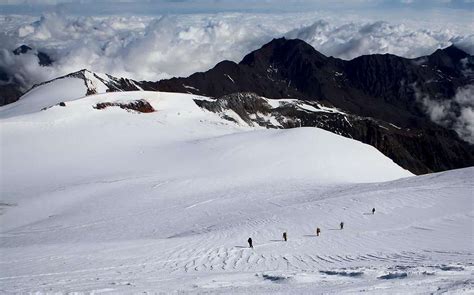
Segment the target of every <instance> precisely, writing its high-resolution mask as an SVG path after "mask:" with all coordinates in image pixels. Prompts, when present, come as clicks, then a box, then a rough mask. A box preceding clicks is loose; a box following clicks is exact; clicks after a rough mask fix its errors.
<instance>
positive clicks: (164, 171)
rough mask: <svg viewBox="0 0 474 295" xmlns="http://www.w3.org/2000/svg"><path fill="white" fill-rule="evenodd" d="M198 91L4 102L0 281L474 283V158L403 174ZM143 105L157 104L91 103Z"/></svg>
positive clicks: (94, 284)
mask: <svg viewBox="0 0 474 295" xmlns="http://www.w3.org/2000/svg"><path fill="white" fill-rule="evenodd" d="M195 97H196V96H193V95H185V94H170V93H152V92H130V93H108V94H103V95H94V96H89V97H86V98H83V99H77V100H74V101H70V102H67V103H66V104H67V106H66V107H59V106H54V107H52V108H49V109H47V110H45V111H40V112H35V113H31V114H24V113H22V112H19V113H17V114H14V113H13V114H12V113H9V116H8V118H7V117H6V116H4V114H5V113H6V112H7V111H6V109H0V118H3V119H0V121H1V126H2V128H1V138H2V154H1V160H2V171H1V173H2V174H1V178H0V179H1V181H2V184H1V189H0V191H1V196H2V197H1V204H0V209H1V212H0V213H1V215H0V224H1V231H0V251H1V260H0V291H1V292H34V291H39V292H75V291H80V292H91V293H100V292H122V293H123V292H125V293H138V292H156V291H162V292H173V291H174V292H176V291H183V292H193V293H194V292H215V293H229V292H230V293H249V292H257V293H274V292H277V293H278V292H282V293H287V292H292V293H295V292H296V293H340V292H349V293H350V292H360V291H364V292H373V293H396V292H401V293H407V292H409V293H425V292H440V293H441V292H443V291H449V292H459V293H464V292H472V290H473V280H472V271H473V270H474V267H473V246H472V244H473V243H472V242H473V223H472V218H473V216H474V214H473V202H472V196H473V194H472V193H473V179H474V177H473V175H474V168H468V169H462V170H456V171H450V172H445V173H439V174H433V175H426V176H421V177H411V176H412V175H411V174H410V173H409V172H407V171H405V170H403V169H401V168H400V167H398V166H397V165H395V164H394V163H393V162H392V161H391V160H390V159H388V158H386V157H385V156H383V155H382V154H381V153H379V152H378V151H377V150H376V149H374V148H372V147H370V146H367V145H364V144H362V143H359V142H357V141H353V140H350V139H346V138H343V137H340V136H337V135H335V134H332V133H329V132H326V131H323V130H320V129H317V128H298V129H291V130H264V129H260V128H251V127H248V126H243V125H236V124H233V123H231V122H228V121H225V120H222V119H221V118H219V117H218V116H217V115H216V114H213V113H209V112H206V111H204V110H202V109H200V108H199V107H197V106H196V105H195V104H194V102H193V101H192V99H193V98H195ZM39 98H41V97H39ZM32 99H38V98H32ZM136 99H146V100H147V101H149V102H150V103H151V104H152V106H153V107H154V108H155V110H157V111H156V112H154V113H150V114H139V113H132V112H127V111H125V110H123V109H120V108H118V107H111V108H107V109H105V110H95V109H93V108H92V106H93V105H95V104H96V103H98V102H105V101H108V102H112V101H131V100H136ZM200 99H203V98H202V97H200ZM10 115H11V116H10ZM400 178H401V179H400ZM397 179H398V180H397ZM383 181H385V182H383ZM372 207H375V208H376V210H377V211H376V213H375V215H372V214H371V213H370V210H371V209H372ZM341 221H344V222H345V228H344V230H339V229H338V226H339V222H341ZM316 227H320V228H321V230H322V233H321V236H320V237H316V236H315V230H316ZM283 231H287V232H288V238H289V240H288V242H283V241H281V235H282V233H283ZM249 236H250V237H252V239H253V241H254V245H255V249H253V250H252V249H248V248H247V242H246V241H247V239H248V237H249Z"/></svg>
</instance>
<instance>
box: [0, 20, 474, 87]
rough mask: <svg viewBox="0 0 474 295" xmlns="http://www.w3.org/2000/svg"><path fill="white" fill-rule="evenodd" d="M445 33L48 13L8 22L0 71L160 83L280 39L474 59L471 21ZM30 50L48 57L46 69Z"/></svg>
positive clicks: (349, 23)
mask: <svg viewBox="0 0 474 295" xmlns="http://www.w3.org/2000/svg"><path fill="white" fill-rule="evenodd" d="M459 19H460V20H459V21H453V22H451V23H450V24H449V25H448V24H445V25H444V26H443V27H440V25H439V19H438V20H433V22H432V23H430V21H429V20H425V21H419V22H416V23H413V22H410V21H404V20H403V19H401V20H399V21H398V22H384V21H374V20H373V18H371V17H368V18H365V19H362V18H360V16H357V15H355V16H351V15H345V16H338V15H335V14H326V13H323V12H319V13H318V12H313V13H306V14H301V13H300V14H248V13H247V14H240V13H225V14H213V15H170V16H156V17H153V16H104V17H98V16H95V17H83V16H63V15H59V14H54V13H53V14H46V15H43V16H42V17H40V18H35V17H31V16H0V25H1V26H2V28H4V31H3V32H0V44H1V45H0V67H2V68H3V69H6V71H7V72H8V73H9V74H11V75H14V76H15V77H16V78H17V80H19V81H22V83H23V84H24V87H25V89H26V88H29V87H31V86H32V85H33V84H35V83H39V82H43V81H45V80H49V79H52V78H54V77H57V76H59V75H64V74H67V73H70V72H73V71H77V70H80V69H83V68H87V69H90V70H92V71H96V72H106V73H110V74H112V75H115V76H124V77H129V78H133V79H138V80H159V79H162V78H168V77H172V76H187V75H189V74H191V73H194V72H196V71H205V70H207V69H209V68H211V67H213V66H214V65H215V64H216V63H218V62H219V61H221V60H224V59H229V60H233V61H240V60H241V59H242V58H243V56H244V55H245V54H247V53H248V52H250V51H252V50H255V49H257V48H259V47H260V46H261V45H263V44H265V43H266V42H268V41H270V40H271V39H272V38H277V37H281V36H286V37H288V38H300V39H303V40H305V41H307V42H308V43H310V44H311V45H313V46H314V47H315V48H316V49H317V50H319V51H321V52H322V53H324V54H326V55H333V56H336V57H340V58H344V59H350V58H354V57H356V56H359V55H362V54H372V53H393V54H397V55H401V56H406V57H417V56H420V55H426V54H430V53H432V52H433V51H434V50H436V49H437V48H440V47H446V46H449V45H450V44H452V43H455V44H458V45H460V46H462V47H463V48H464V49H465V50H467V51H469V52H470V53H474V45H473V44H474V34H472V24H464V23H463V22H464V20H463V18H461V17H460V18H459ZM22 44H27V45H29V46H31V47H33V48H36V49H37V50H40V51H43V52H46V53H48V54H49V55H50V56H51V57H52V59H53V60H54V61H55V62H54V65H53V66H52V67H48V68H45V67H40V66H39V65H38V64H37V57H36V56H35V55H34V52H31V53H29V54H25V55H20V56H16V55H13V54H12V53H11V50H12V49H14V48H16V47H17V46H19V45H22Z"/></svg>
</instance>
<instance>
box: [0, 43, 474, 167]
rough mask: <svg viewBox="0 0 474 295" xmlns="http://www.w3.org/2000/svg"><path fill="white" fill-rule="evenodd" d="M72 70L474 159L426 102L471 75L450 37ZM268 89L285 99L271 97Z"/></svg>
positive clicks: (14, 91) (433, 162)
mask: <svg viewBox="0 0 474 295" xmlns="http://www.w3.org/2000/svg"><path fill="white" fill-rule="evenodd" d="M38 54H39V53H38ZM38 57H39V56H38ZM40 60H41V59H40ZM43 60H44V56H43ZM49 61H51V60H50V59H49ZM46 66H47V65H46ZM1 74H2V71H1V69H0V77H1ZM68 76H72V77H76V78H80V79H83V80H84V83H85V84H86V86H87V91H86V93H85V94H84V95H90V94H94V93H100V92H105V91H107V92H111V91H129V90H155V91H169V92H182V93H192V94H199V95H202V96H208V97H213V98H216V99H217V100H215V101H206V100H198V99H197V100H196V103H197V104H198V105H199V106H201V107H202V108H205V109H207V110H209V111H213V112H217V113H220V114H222V116H223V117H224V118H227V119H229V120H233V121H239V120H240V119H241V120H242V121H243V122H245V123H246V124H258V125H262V126H265V127H268V128H291V127H299V126H315V127H319V128H323V129H326V130H329V131H331V132H334V133H338V134H340V135H343V136H346V137H350V138H354V139H356V140H359V141H362V142H364V143H367V144H370V145H372V146H374V147H376V148H377V149H379V150H380V151H381V152H382V153H384V154H385V155H386V156H388V157H390V158H391V159H393V160H394V161H395V162H396V163H397V164H399V165H400V166H402V167H404V168H405V169H408V170H410V171H411V172H413V173H416V174H423V173H429V172H435V171H443V170H449V169H454V168H461V167H468V166H473V165H474V145H472V144H470V143H468V142H466V141H464V140H463V139H461V138H460V137H459V136H458V134H457V133H456V132H455V131H453V130H451V128H449V127H450V126H446V125H445V126H440V125H438V124H435V123H433V122H432V121H431V119H430V116H429V114H428V113H427V111H426V109H425V105H424V104H423V98H429V99H431V100H433V101H436V102H446V101H448V102H453V103H454V104H455V102H454V101H453V97H454V96H455V95H456V93H457V91H458V90H459V89H461V88H463V87H467V86H469V85H473V84H474V57H473V56H471V55H469V54H467V53H466V52H464V51H462V50H460V49H459V48H456V47H454V46H450V47H448V48H445V49H440V50H437V51H436V52H434V53H433V54H431V55H429V56H423V57H419V58H415V59H407V58H403V57H399V56H395V55H391V54H384V55H380V54H375V55H366V56H361V57H358V58H355V59H353V60H350V61H345V60H341V59H338V58H334V57H326V56H324V55H323V54H321V53H319V52H318V51H316V50H315V49H314V48H313V47H311V46H310V45H308V44H307V43H305V42H304V41H301V40H287V39H284V38H281V39H274V40H273V41H271V42H269V43H268V44H266V45H264V46H263V47H262V48H260V49H258V50H255V51H253V52H251V53H249V54H248V55H247V56H245V57H244V59H243V60H242V61H241V62H240V63H235V62H231V61H223V62H220V63H219V64H217V65H216V66H215V67H214V68H212V69H210V70H208V71H207V72H203V73H195V74H193V75H191V76H189V77H187V78H172V79H168V80H161V81H157V82H150V81H134V80H130V79H123V78H115V77H112V76H110V75H99V74H95V73H91V72H88V71H85V70H83V71H79V72H76V73H72V74H70V75H68ZM91 77H93V78H91ZM92 80H94V81H95V82H94V83H92V82H91V81H92ZM97 81H99V82H97ZM98 84H100V85H105V86H101V87H100V89H98V88H97V86H94V85H98ZM5 85H7V86H5ZM8 85H9V86H8ZM0 87H2V88H0V94H1V100H0V102H1V103H2V104H7V103H11V102H13V101H15V100H17V99H18V98H19V96H20V94H21V91H20V90H19V88H18V86H17V85H15V83H14V82H12V83H9V84H4V85H3V86H0ZM265 98H270V99H288V100H287V101H286V102H285V101H283V102H282V101H280V102H279V104H278V105H277V106H275V105H273V106H271V105H270V103H269V101H271V100H267V99H265ZM229 112H232V113H233V114H237V115H238V116H239V118H237V119H236V118H235V117H233V116H229ZM289 152H297V151H289Z"/></svg>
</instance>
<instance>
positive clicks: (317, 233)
mask: <svg viewBox="0 0 474 295" xmlns="http://www.w3.org/2000/svg"><path fill="white" fill-rule="evenodd" d="M320 233H321V229H320V228H319V227H318V228H316V236H318V237H319V234H320Z"/></svg>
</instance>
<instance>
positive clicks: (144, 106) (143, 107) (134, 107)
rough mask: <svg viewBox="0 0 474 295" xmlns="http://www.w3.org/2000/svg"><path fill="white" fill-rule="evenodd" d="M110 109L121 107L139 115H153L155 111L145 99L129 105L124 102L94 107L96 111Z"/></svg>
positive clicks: (105, 103) (102, 103)
mask: <svg viewBox="0 0 474 295" xmlns="http://www.w3.org/2000/svg"><path fill="white" fill-rule="evenodd" d="M108 107H119V108H121V109H124V110H127V111H133V112H138V113H152V112H155V109H154V108H153V107H152V106H151V105H150V103H149V102H148V101H146V100H144V99H139V100H135V101H131V102H128V103H124V102H100V103H98V104H96V105H95V106H94V109H97V110H103V109H105V108H108Z"/></svg>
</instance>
